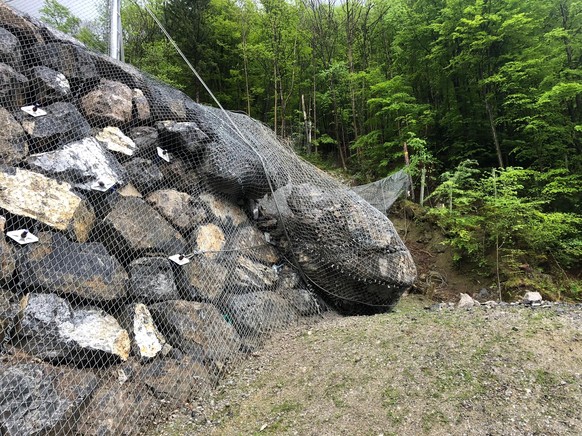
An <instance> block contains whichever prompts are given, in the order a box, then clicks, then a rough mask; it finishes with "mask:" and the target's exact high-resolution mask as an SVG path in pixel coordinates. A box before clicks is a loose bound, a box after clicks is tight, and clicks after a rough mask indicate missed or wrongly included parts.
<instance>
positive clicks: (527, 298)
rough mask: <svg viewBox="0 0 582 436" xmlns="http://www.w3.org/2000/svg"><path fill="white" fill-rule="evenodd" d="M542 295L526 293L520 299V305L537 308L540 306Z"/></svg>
mask: <svg viewBox="0 0 582 436" xmlns="http://www.w3.org/2000/svg"><path fill="white" fill-rule="evenodd" d="M542 301H543V299H542V295H541V294H540V293H539V292H532V291H528V292H526V293H525V295H524V296H523V299H522V303H523V304H525V305H529V306H539V305H541V304H542Z"/></svg>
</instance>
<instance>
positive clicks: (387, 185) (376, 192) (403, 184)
mask: <svg viewBox="0 0 582 436" xmlns="http://www.w3.org/2000/svg"><path fill="white" fill-rule="evenodd" d="M351 189H352V191H354V192H355V193H356V194H358V195H359V196H360V197H362V198H363V199H364V200H366V201H367V202H368V203H370V204H371V205H372V206H374V207H375V208H376V209H378V210H379V211H381V212H383V213H387V212H388V210H389V209H390V208H391V207H392V205H393V204H394V202H395V201H396V200H398V199H399V198H400V197H402V196H403V195H404V194H405V193H406V192H407V191H408V190H409V189H410V177H409V175H408V174H407V173H406V171H404V170H400V171H397V172H395V173H394V174H390V175H389V176H388V177H384V178H383V179H380V180H377V181H375V182H372V183H368V184H366V185H360V186H352V188H351Z"/></svg>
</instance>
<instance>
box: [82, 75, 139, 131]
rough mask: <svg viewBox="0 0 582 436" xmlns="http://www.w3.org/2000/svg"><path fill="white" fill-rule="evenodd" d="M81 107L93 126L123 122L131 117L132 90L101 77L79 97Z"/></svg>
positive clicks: (128, 120) (126, 121)
mask: <svg viewBox="0 0 582 436" xmlns="http://www.w3.org/2000/svg"><path fill="white" fill-rule="evenodd" d="M81 107H82V108H83V112H84V113H85V115H86V116H87V119H88V120H89V121H90V122H91V125H93V126H102V125H114V126H115V125H121V124H125V123H128V122H130V121H131V118H132V107H133V106H132V92H131V89H130V88H129V87H128V86H127V85H124V84H123V83H121V82H116V81H113V80H108V79H101V81H100V82H99V86H97V88H95V89H94V90H92V91H91V92H89V93H88V94H86V95H85V96H83V97H82V98H81Z"/></svg>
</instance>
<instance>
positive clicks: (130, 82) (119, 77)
mask: <svg viewBox="0 0 582 436" xmlns="http://www.w3.org/2000/svg"><path fill="white" fill-rule="evenodd" d="M88 55H89V56H90V58H91V60H92V62H93V63H94V65H95V66H96V68H97V72H98V75H99V76H100V77H103V78H105V79H110V80H116V81H118V82H121V83H123V84H124V85H126V86H128V87H129V88H132V89H133V88H138V89H142V90H143V89H144V87H145V80H146V77H145V76H144V74H143V73H142V72H141V71H139V70H138V69H137V68H135V67H134V66H132V65H129V64H126V63H125V62H121V61H118V60H117V59H113V58H112V57H110V56H107V55H104V54H101V53H95V52H91V53H88Z"/></svg>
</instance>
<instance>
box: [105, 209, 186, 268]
mask: <svg viewBox="0 0 582 436" xmlns="http://www.w3.org/2000/svg"><path fill="white" fill-rule="evenodd" d="M154 229H155V231H153V230H154ZM95 235H96V237H98V238H99V239H100V240H101V241H102V242H103V243H104V244H105V246H106V247H107V248H108V249H109V250H110V252H112V253H115V254H116V256H117V257H118V259H120V260H121V261H122V262H123V263H126V262H127V263H129V262H131V261H132V260H134V259H135V258H137V257H140V256H142V255H143V254H147V253H151V254H163V255H166V256H169V255H172V254H176V253H184V249H185V247H186V241H185V240H184V238H183V237H182V235H181V234H180V233H178V231H177V230H176V229H174V228H173V227H172V226H171V225H170V224H168V222H167V221H166V220H165V219H164V218H163V217H162V216H161V215H160V214H159V213H158V212H156V210H155V209H154V208H152V207H151V206H150V205H148V204H147V203H146V202H145V201H144V200H142V199H141V198H138V197H121V198H119V200H118V201H117V203H116V204H115V205H114V206H113V208H112V209H111V212H109V213H108V214H107V216H105V218H104V219H103V221H102V222H101V223H100V224H99V225H98V226H97V227H96V229H95Z"/></svg>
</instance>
